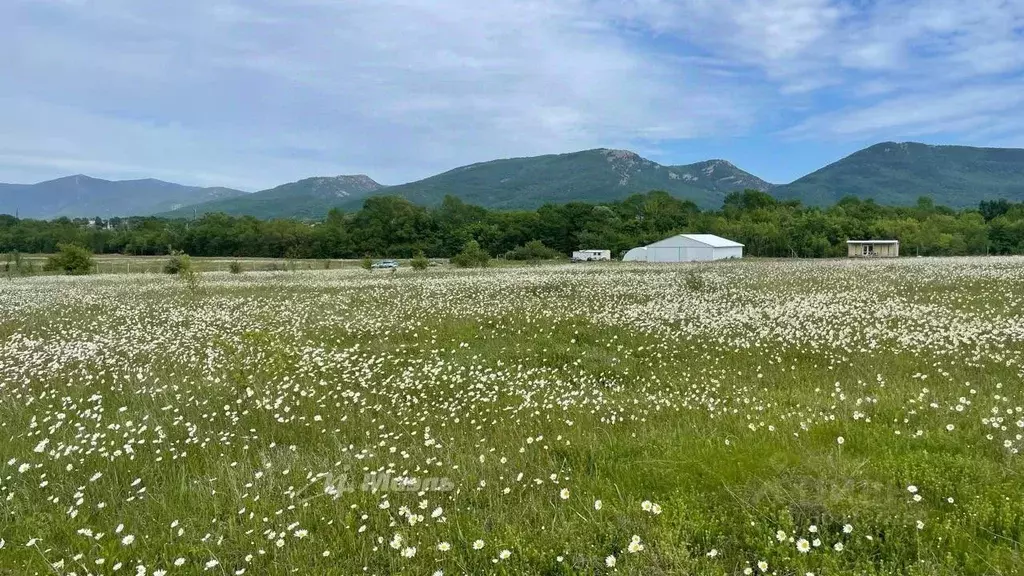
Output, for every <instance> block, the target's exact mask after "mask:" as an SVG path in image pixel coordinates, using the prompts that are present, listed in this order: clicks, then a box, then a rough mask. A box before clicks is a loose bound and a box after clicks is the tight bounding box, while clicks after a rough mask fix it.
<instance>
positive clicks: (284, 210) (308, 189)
mask: <svg viewBox="0 0 1024 576" xmlns="http://www.w3.org/2000/svg"><path fill="white" fill-rule="evenodd" d="M382 188H384V186H383V185H381V184H378V183H377V182H374V181H373V179H372V178H370V177H369V176H364V175H362V174H358V175H354V176H321V177H315V178H306V179H304V180H299V181H298V182H291V183H288V184H282V185H281V186H278V187H276V188H271V189H269V190H263V191H260V192H254V193H252V194H247V195H245V196H238V197H233V198H225V199H221V200H214V201H212V202H204V203H202V204H196V205H195V206H186V207H184V208H181V209H178V210H173V211H168V212H166V213H163V214H161V216H167V217H171V218H183V217H192V215H193V214H206V213H210V212H223V213H225V214H231V215H233V216H242V215H247V216H255V217H257V218H264V219H265V218H322V217H323V216H325V215H326V214H327V212H328V211H329V210H330V209H331V208H333V207H335V206H339V205H341V204H345V203H346V202H350V201H355V202H357V203H358V204H360V205H361V204H362V199H363V198H365V197H366V196H368V195H369V194H371V193H373V192H377V191H379V190H381V189H382Z"/></svg>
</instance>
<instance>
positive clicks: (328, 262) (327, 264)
mask: <svg viewBox="0 0 1024 576" xmlns="http://www.w3.org/2000/svg"><path fill="white" fill-rule="evenodd" d="M323 266H324V270H330V269H331V260H330V258H328V259H326V260H324V261H323Z"/></svg>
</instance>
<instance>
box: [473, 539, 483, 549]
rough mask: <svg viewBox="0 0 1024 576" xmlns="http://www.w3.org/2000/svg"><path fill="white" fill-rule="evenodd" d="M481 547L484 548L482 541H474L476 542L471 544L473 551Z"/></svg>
mask: <svg viewBox="0 0 1024 576" xmlns="http://www.w3.org/2000/svg"><path fill="white" fill-rule="evenodd" d="M483 547H484V541H483V540H476V541H474V542H473V550H480V549H481V548H483Z"/></svg>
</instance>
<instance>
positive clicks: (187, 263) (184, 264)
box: [164, 250, 192, 274]
mask: <svg viewBox="0 0 1024 576" xmlns="http://www.w3.org/2000/svg"><path fill="white" fill-rule="evenodd" d="M191 267H192V259H190V258H189V257H188V254H185V253H184V252H181V251H178V250H172V251H171V257H170V258H168V259H167V262H164V274H181V271H182V270H186V269H190V268H191Z"/></svg>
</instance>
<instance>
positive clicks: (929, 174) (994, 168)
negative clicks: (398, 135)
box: [0, 142, 1024, 219]
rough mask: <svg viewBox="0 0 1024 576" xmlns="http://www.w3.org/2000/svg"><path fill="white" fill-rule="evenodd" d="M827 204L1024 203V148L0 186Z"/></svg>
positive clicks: (301, 207)
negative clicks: (218, 181)
mask: <svg viewBox="0 0 1024 576" xmlns="http://www.w3.org/2000/svg"><path fill="white" fill-rule="evenodd" d="M743 189H757V190H762V191H765V192H768V193H770V194H772V195H773V196H775V197H777V198H781V199H797V200H800V201H801V202H803V203H804V204H808V205H817V206H828V205H831V204H834V203H835V202H837V201H838V200H839V199H841V198H843V197H844V196H856V197H859V198H862V199H873V200H875V201H877V202H879V203H881V204H891V205H908V204H912V203H914V202H915V201H916V200H917V198H918V197H920V196H930V197H931V198H932V199H933V200H934V201H935V202H936V203H937V204H942V205H947V206H952V207H958V208H962V207H967V206H975V205H977V203H978V202H979V201H982V200H992V199H999V198H1005V199H1007V200H1013V201H1018V202H1020V201H1024V150H1022V149H1013V148H972V147H967V146H933V145H928V144H919V143H915V142H905V143H896V142H883V143H881V144H876V145H874V146H870V147H868V148H865V149H863V150H861V151H859V152H855V153H854V154H851V155H850V156H847V157H846V158H843V159H841V160H839V161H837V162H834V163H832V164H829V165H828V166H825V167H824V168H822V169H820V170H817V171H815V172H812V173H811V174H808V175H807V176H804V177H802V178H800V179H798V180H796V181H794V182H792V183H790V184H785V185H781V186H777V185H773V184H771V183H768V182H765V181H764V180H762V179H760V178H758V177H756V176H754V175H752V174H750V173H748V172H745V171H743V170H741V169H740V168H738V167H736V166H734V165H733V164H731V163H729V162H728V161H726V160H707V161H704V162H698V163H695V164H686V165H679V166H670V165H661V164H658V163H656V162H653V161H651V160H647V159H645V158H642V157H640V156H639V155H637V154H636V153H634V152H630V151H626V150H609V149H603V148H601V149H595V150H584V151H581V152H573V153H568V154H551V155H545V156H535V157H528V158H510V159H503V160H493V161H490V162H481V163H477V164H471V165H469V166H463V167H460V168H455V169H454V170H449V171H448V172H444V173H442V174H438V175H436V176H431V177H429V178H425V179H423V180H418V181H416V182H410V183H407V184H400V185H397V186H384V185H382V184H379V183H377V182H375V181H374V180H373V179H371V178H370V177H368V176H365V175H352V176H334V177H315V178H306V179H304V180H299V181H297V182H291V183H288V184H283V185H281V186H277V187H275V188H271V189H268V190H263V191H260V192H255V193H252V194H247V193H244V192H241V191H238V190H232V189H229V188H198V187H192V186H182V185H179V184H172V183H169V182H161V181H159V180H130V181H120V182H112V181H108V180H99V179H95V178H89V177H87V176H81V175H79V176H69V177H67V178H60V179H58V180H51V181H48V182H42V183H39V184H32V185H17V184H0V213H14V212H15V211H18V212H19V213H20V215H21V216H23V217H33V218H53V217H58V216H104V217H106V216H112V215H150V214H157V215H161V216H169V217H189V218H190V217H192V216H193V215H195V214H205V213H211V212H223V213H226V214H232V215H251V216H256V217H258V218H285V217H288V218H303V219H317V218H322V217H323V216H324V215H326V213H327V212H328V211H329V210H330V209H331V208H335V207H337V208H341V209H344V210H349V211H351V210H357V209H358V208H359V207H360V206H361V205H362V203H363V201H364V200H365V199H366V198H367V197H369V196H373V195H380V194H387V195H396V196H401V197H404V198H407V199H409V200H410V201H412V202H414V203H417V204H421V205H436V204H438V203H440V201H441V200H442V199H443V198H444V196H445V195H447V194H452V195H454V196H457V197H459V198H461V199H462V200H463V201H465V202H468V203H470V204H476V205H480V206H484V207H487V208H495V209H518V208H536V207H538V206H540V205H542V204H544V203H546V202H553V203H564V202H569V201H585V202H608V201H613V200H619V199H622V198H625V197H626V196H629V195H630V194H634V193H642V192H648V191H650V190H664V191H667V192H669V193H670V194H673V195H674V196H677V197H680V198H685V199H688V200H692V201H693V202H695V203H696V204H697V205H699V206H700V207H701V208H703V209H714V208H718V207H720V206H721V204H722V200H723V199H724V198H725V196H726V195H727V194H728V193H729V192H732V191H735V190H743Z"/></svg>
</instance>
